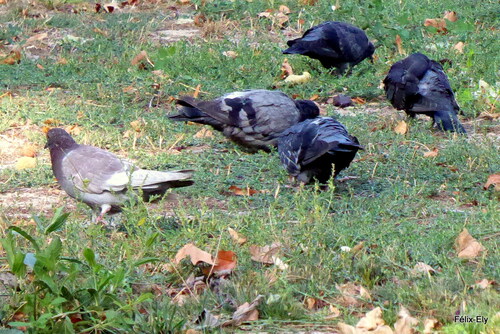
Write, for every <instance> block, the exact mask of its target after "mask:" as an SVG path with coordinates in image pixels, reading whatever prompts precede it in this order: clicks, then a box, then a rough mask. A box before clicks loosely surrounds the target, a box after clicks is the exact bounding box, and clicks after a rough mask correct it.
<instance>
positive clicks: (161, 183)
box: [47, 128, 193, 221]
mask: <svg viewBox="0 0 500 334" xmlns="http://www.w3.org/2000/svg"><path fill="white" fill-rule="evenodd" d="M47 147H48V148H49V150H50V158H51V161H52V170H53V172H54V175H55V177H56V179H57V182H58V183H59V184H60V185H61V188H62V189H63V190H64V191H66V193H67V194H68V195H70V196H71V197H73V198H75V199H77V200H80V201H82V202H84V203H85V204H87V205H88V206H90V207H91V208H93V209H94V210H99V209H100V214H99V217H98V218H97V220H98V221H100V220H102V219H103V216H104V215H105V214H106V213H107V212H108V211H110V210H114V211H119V210H120V207H121V206H122V205H123V204H125V202H127V201H128V200H130V199H131V197H134V196H137V193H136V192H142V195H143V196H144V197H145V199H147V198H149V196H152V195H163V194H164V193H165V192H166V191H167V189H169V188H175V187H184V186H189V185H191V184H193V181H191V180H189V178H191V175H192V171H188V170H182V171H175V172H161V171H152V170H145V169H140V168H137V167H135V166H134V165H133V164H132V163H130V162H128V161H125V160H122V159H120V158H118V157H117V156H115V155H114V154H112V153H110V152H107V151H104V150H102V149H100V148H97V147H93V146H87V145H79V144H77V143H76V142H75V141H74V140H73V138H72V137H71V136H70V135H69V134H68V133H67V132H66V131H65V130H63V129H60V128H54V129H50V130H49V132H48V133H47ZM129 189H131V190H133V191H134V192H133V193H130V192H128V190H129Z"/></svg>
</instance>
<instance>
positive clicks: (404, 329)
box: [394, 306, 418, 334]
mask: <svg viewBox="0 0 500 334" xmlns="http://www.w3.org/2000/svg"><path fill="white" fill-rule="evenodd" d="M417 325H418V320H417V319H416V318H414V317H412V316H411V315H410V312H408V310H407V309H406V308H405V307H404V306H401V308H400V309H399V313H398V320H397V321H396V323H395V324H394V333H395V334H413V333H416V331H415V328H414V327H415V326H417Z"/></svg>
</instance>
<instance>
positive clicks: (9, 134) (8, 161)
mask: <svg viewBox="0 0 500 334" xmlns="http://www.w3.org/2000/svg"><path fill="white" fill-rule="evenodd" d="M37 131H40V128H39V127H37V126H35V125H31V124H29V123H28V124H26V125H21V126H16V125H15V124H13V125H12V126H11V128H9V129H8V130H6V131H4V132H3V133H1V134H0V170H2V169H4V168H8V167H12V166H13V165H15V163H16V161H17V160H18V159H19V158H20V157H22V156H23V154H24V153H23V148H25V147H27V146H32V147H33V150H34V151H35V156H37V155H38V154H39V152H40V151H43V148H42V147H40V146H38V145H35V144H34V143H32V142H31V141H30V139H29V135H30V134H33V133H34V132H37Z"/></svg>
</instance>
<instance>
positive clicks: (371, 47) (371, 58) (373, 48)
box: [365, 42, 375, 62]
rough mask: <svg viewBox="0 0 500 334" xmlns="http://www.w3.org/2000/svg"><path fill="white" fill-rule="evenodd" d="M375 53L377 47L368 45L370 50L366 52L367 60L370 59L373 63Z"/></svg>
mask: <svg viewBox="0 0 500 334" xmlns="http://www.w3.org/2000/svg"><path fill="white" fill-rule="evenodd" d="M374 52H375V46H374V45H373V43H371V42H369V43H368V48H367V49H366V51H365V58H370V60H371V61H372V62H373V53H374Z"/></svg>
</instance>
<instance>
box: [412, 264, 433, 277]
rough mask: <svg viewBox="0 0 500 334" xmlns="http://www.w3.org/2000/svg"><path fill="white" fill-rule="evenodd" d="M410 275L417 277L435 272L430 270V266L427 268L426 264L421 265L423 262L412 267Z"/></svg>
mask: <svg viewBox="0 0 500 334" xmlns="http://www.w3.org/2000/svg"><path fill="white" fill-rule="evenodd" d="M411 272H412V274H414V275H419V274H422V273H424V274H434V273H435V272H436V270H434V268H432V267H431V266H429V265H428V264H426V263H423V262H417V264H416V265H415V267H413V269H412V270H411Z"/></svg>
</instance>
